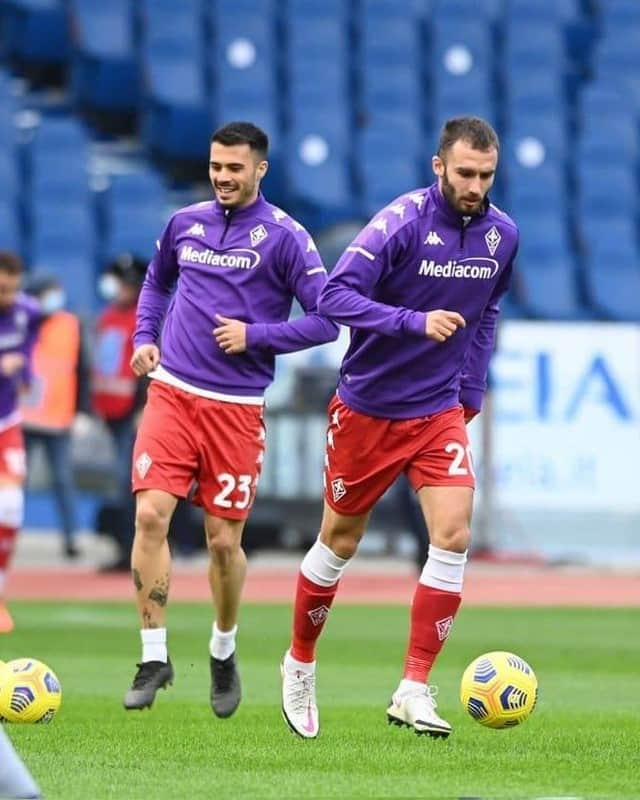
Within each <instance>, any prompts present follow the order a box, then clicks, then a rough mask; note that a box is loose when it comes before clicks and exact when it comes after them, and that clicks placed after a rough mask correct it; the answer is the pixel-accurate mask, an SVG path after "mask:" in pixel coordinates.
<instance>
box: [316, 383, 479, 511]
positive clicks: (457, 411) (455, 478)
mask: <svg viewBox="0 0 640 800" xmlns="http://www.w3.org/2000/svg"><path fill="white" fill-rule="evenodd" d="M401 472H406V473H407V477H408V478H409V481H410V482H411V485H412V486H413V488H414V489H415V490H416V491H417V490H418V489H420V488H421V487H422V486H470V487H471V488H475V480H474V474H473V465H472V461H471V449H470V447H469V439H468V437H467V430H466V427H465V424H464V413H463V410H462V407H461V406H456V407H455V408H450V409H447V410H446V411H441V412H439V413H437V414H433V415H432V416H429V417H419V418H417V419H379V418H377V417H369V416H367V415H365V414H359V413H358V412H357V411H353V409H351V408H349V407H348V406H346V405H345V404H344V403H343V402H342V401H341V400H340V399H339V398H338V397H337V396H336V397H334V398H333V400H332V401H331V403H330V404H329V427H328V430H327V451H326V459H325V476H324V477H325V491H324V496H325V499H326V501H327V503H328V504H329V505H330V506H331V508H332V509H333V510H334V511H337V512H338V513H339V514H348V515H349V514H351V515H355V514H364V513H366V512H367V511H370V510H371V509H372V508H373V506H374V505H375V504H376V502H377V501H378V500H379V499H380V497H382V495H383V494H384V493H385V492H386V491H387V489H388V488H389V487H390V486H391V484H392V483H393V482H394V481H395V480H396V478H397V477H398V476H399V475H400V473H401Z"/></svg>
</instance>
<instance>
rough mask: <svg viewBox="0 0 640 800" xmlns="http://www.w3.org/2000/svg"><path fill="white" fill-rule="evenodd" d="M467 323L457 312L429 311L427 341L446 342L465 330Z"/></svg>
mask: <svg viewBox="0 0 640 800" xmlns="http://www.w3.org/2000/svg"><path fill="white" fill-rule="evenodd" d="M466 325H467V323H466V322H465V320H464V317H463V316H462V315H461V314H458V312H457V311H443V310H442V309H438V310H437V311H429V312H428V313H427V325H426V335H427V339H433V341H434V342H445V341H446V340H447V339H448V338H449V337H450V336H453V334H454V333H455V332H456V331H457V330H458V328H465V327H466Z"/></svg>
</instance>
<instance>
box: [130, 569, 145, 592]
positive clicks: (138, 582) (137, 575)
mask: <svg viewBox="0 0 640 800" xmlns="http://www.w3.org/2000/svg"><path fill="white" fill-rule="evenodd" d="M131 575H132V576H133V583H134V585H135V587H136V591H137V592H141V591H142V578H141V577H140V572H139V570H137V569H132V570H131Z"/></svg>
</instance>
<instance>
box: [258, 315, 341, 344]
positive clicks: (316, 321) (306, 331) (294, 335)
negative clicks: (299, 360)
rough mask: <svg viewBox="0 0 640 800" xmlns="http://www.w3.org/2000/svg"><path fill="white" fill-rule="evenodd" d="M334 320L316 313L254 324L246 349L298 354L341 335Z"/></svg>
mask: <svg viewBox="0 0 640 800" xmlns="http://www.w3.org/2000/svg"><path fill="white" fill-rule="evenodd" d="M339 330H340V329H339V327H338V325H336V323H335V322H332V321H331V320H330V319H327V318H326V317H323V316H321V315H320V314H316V313H313V312H312V313H309V314H306V315H305V316H304V317H301V318H300V319H296V320H293V321H291V322H274V323H266V322H260V323H254V324H252V325H249V326H248V327H247V349H248V350H252V349H254V348H255V349H261V350H268V351H269V352H271V353H276V354H280V353H295V352H297V351H298V350H306V349H307V348H309V347H315V346H316V345H319V344H325V343H326V342H333V341H334V340H335V339H337V338H338V333H339Z"/></svg>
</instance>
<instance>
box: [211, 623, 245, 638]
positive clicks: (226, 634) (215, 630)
mask: <svg viewBox="0 0 640 800" xmlns="http://www.w3.org/2000/svg"><path fill="white" fill-rule="evenodd" d="M237 633H238V626H237V625H234V626H233V628H231V630H230V631H221V630H220V628H219V627H218V625H217V623H215V622H214V623H213V626H212V628H211V635H212V636H216V637H219V638H220V639H222V640H225V639H226V640H229V639H235V637H236V634H237Z"/></svg>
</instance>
